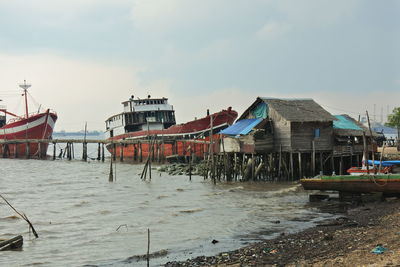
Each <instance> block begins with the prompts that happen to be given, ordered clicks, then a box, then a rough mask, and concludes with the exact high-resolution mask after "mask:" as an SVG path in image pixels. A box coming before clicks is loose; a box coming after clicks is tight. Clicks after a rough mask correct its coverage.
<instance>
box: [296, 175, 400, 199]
mask: <svg viewBox="0 0 400 267" xmlns="http://www.w3.org/2000/svg"><path fill="white" fill-rule="evenodd" d="M300 183H301V184H302V186H303V188H304V189H305V190H334V191H339V192H350V193H371V192H383V193H390V194H400V174H379V175H372V174H366V175H333V176H323V175H322V176H318V177H315V178H304V179H301V180H300Z"/></svg>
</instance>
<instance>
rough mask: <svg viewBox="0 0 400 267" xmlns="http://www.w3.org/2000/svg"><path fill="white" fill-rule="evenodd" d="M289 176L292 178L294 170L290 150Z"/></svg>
mask: <svg viewBox="0 0 400 267" xmlns="http://www.w3.org/2000/svg"><path fill="white" fill-rule="evenodd" d="M290 176H291V179H292V180H294V171H293V152H292V151H290Z"/></svg>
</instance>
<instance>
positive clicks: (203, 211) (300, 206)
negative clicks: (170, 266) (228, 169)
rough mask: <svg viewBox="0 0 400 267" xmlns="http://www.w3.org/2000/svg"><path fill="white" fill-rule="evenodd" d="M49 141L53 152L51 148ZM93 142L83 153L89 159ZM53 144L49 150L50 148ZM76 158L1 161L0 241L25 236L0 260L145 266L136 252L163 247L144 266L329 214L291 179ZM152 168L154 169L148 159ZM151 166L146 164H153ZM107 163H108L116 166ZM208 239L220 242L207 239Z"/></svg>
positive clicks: (298, 226)
mask: <svg viewBox="0 0 400 267" xmlns="http://www.w3.org/2000/svg"><path fill="white" fill-rule="evenodd" d="M60 148H61V147H58V148H57V149H58V151H57V154H59V149H60ZM96 149H97V145H92V146H91V147H90V151H89V156H90V155H93V156H92V158H96V157H97V151H96ZM51 151H52V148H51V147H49V152H51ZM75 151H76V154H77V155H76V159H75V160H72V161H68V160H66V159H57V160H55V161H53V160H34V159H31V160H23V159H19V160H18V159H0V170H1V176H0V194H1V195H2V196H4V197H5V198H6V199H7V200H8V201H9V202H10V203H11V204H12V205H13V206H14V207H15V208H16V209H17V210H18V211H20V212H22V213H25V214H26V216H27V217H28V218H29V220H30V221H31V222H32V224H33V226H34V227H35V229H36V231H37V233H38V234H39V238H37V239H36V238H34V236H33V235H32V234H31V233H30V232H29V228H28V224H27V223H26V222H25V221H23V220H22V219H21V218H20V217H19V216H15V215H16V213H15V212H14V211H13V210H12V209H11V208H10V207H9V206H8V205H6V204H5V203H4V202H3V201H0V238H3V239H4V238H10V237H13V236H16V235H18V234H22V235H23V237H24V246H23V250H22V251H4V252H0V253H1V257H0V266H33V265H37V266H84V265H97V266H146V262H145V261H143V260H140V258H138V257H134V256H138V255H143V254H146V252H147V242H148V240H147V230H148V229H149V230H150V253H153V252H157V251H162V253H160V254H162V256H160V257H157V258H152V259H151V264H150V265H151V266H158V265H160V264H163V263H166V262H168V261H173V260H185V259H187V258H191V257H195V256H199V255H215V254H217V253H219V252H222V251H228V250H233V249H236V248H239V247H241V246H243V245H245V244H247V243H249V242H254V241H257V240H258V239H259V238H271V237H274V236H276V235H279V234H280V233H282V232H285V233H289V232H295V231H299V230H302V229H304V228H307V227H310V226H312V225H313V224H314V223H315V222H316V221H318V220H321V219H324V218H326V217H329V216H330V215H329V214H324V213H320V212H319V211H318V210H317V209H316V208H315V207H313V206H310V204H309V203H308V194H307V193H306V192H304V191H303V190H302V189H301V187H300V185H299V184H296V183H241V182H237V183H217V185H214V184H213V183H212V182H211V181H209V180H204V179H203V177H200V176H193V177H192V180H191V181H189V177H187V176H171V175H168V174H166V173H160V172H158V171H157V170H153V171H152V179H151V180H149V179H147V180H146V181H143V180H141V179H140V173H141V172H142V169H143V165H134V164H130V163H117V164H116V165H115V166H114V169H113V171H116V177H114V178H115V181H114V182H109V172H110V163H109V159H106V162H104V163H103V162H99V161H96V160H91V159H90V160H89V161H88V162H83V161H81V160H79V157H80V156H79V153H80V152H79V151H81V150H79V146H78V145H76V147H75ZM156 167H157V166H156ZM156 167H155V168H156ZM115 168H116V169H115ZM212 240H218V241H219V242H218V243H216V244H213V243H212V242H211V241H212Z"/></svg>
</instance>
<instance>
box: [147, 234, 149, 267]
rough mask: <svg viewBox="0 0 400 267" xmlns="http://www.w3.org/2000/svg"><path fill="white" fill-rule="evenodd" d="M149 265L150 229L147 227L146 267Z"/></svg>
mask: <svg viewBox="0 0 400 267" xmlns="http://www.w3.org/2000/svg"><path fill="white" fill-rule="evenodd" d="M149 266H150V229H148V228H147V267H149Z"/></svg>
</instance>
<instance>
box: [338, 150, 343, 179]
mask: <svg viewBox="0 0 400 267" xmlns="http://www.w3.org/2000/svg"><path fill="white" fill-rule="evenodd" d="M339 174H340V175H343V156H342V155H340V162H339Z"/></svg>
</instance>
